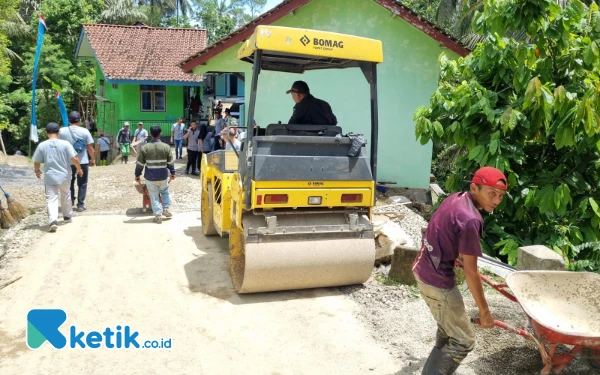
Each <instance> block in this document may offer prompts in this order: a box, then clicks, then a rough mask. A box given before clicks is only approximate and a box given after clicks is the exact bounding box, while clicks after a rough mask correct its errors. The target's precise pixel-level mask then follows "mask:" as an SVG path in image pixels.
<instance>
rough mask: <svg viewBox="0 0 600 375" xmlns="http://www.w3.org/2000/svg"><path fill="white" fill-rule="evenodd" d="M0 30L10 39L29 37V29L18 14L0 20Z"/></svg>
mask: <svg viewBox="0 0 600 375" xmlns="http://www.w3.org/2000/svg"><path fill="white" fill-rule="evenodd" d="M0 30H2V32H3V33H4V34H6V35H7V36H8V37H11V38H26V37H28V36H30V35H31V28H30V27H29V25H27V24H26V23H25V21H23V18H21V16H20V15H19V13H14V14H12V15H10V17H8V19H5V20H0Z"/></svg>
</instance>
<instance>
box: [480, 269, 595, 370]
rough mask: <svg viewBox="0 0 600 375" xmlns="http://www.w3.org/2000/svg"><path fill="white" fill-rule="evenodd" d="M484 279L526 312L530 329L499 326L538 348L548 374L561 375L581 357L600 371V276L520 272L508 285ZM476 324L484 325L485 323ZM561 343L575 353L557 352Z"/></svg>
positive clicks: (560, 272)
mask: <svg viewBox="0 0 600 375" xmlns="http://www.w3.org/2000/svg"><path fill="white" fill-rule="evenodd" d="M481 279H482V280H483V281H484V282H485V283H487V284H489V285H490V286H491V287H492V288H494V289H496V290H497V291H499V292H500V293H502V294H503V295H504V296H505V297H507V298H508V299H510V300H511V301H514V302H517V303H519V304H520V305H521V307H522V308H523V310H524V311H525V314H526V315H527V327H526V328H524V329H521V328H517V327H513V326H511V325H509V324H507V323H504V322H501V321H498V320H495V321H494V324H495V325H496V326H497V327H500V328H503V329H505V330H507V331H510V332H513V333H515V334H517V335H520V336H522V337H524V338H525V339H527V340H532V341H534V342H535V343H536V344H537V346H538V348H539V350H540V354H541V356H542V360H543V361H544V368H543V369H542V370H541V372H540V373H541V374H542V375H547V374H550V373H552V372H553V373H555V374H558V373H560V372H561V371H562V370H563V369H564V368H565V367H566V366H567V365H568V364H569V363H571V361H572V360H573V359H574V358H575V356H577V355H579V354H580V353H581V356H582V357H584V358H585V359H586V360H587V362H588V363H589V365H590V366H591V367H592V368H593V369H595V370H596V371H599V370H600V274H596V273H591V272H568V271H515V272H513V273H511V274H509V275H508V276H507V277H506V283H494V282H493V281H492V280H490V279H489V278H487V277H485V276H483V275H481ZM472 321H473V322H474V323H476V324H479V319H473V320H472ZM559 344H564V345H570V346H572V349H571V351H570V352H568V353H566V354H556V348H557V346H558V345H559Z"/></svg>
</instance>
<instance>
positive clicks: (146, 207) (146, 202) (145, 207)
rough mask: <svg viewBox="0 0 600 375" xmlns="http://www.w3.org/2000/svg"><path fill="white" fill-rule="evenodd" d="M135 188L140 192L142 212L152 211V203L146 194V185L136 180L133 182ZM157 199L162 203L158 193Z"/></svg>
mask: <svg viewBox="0 0 600 375" xmlns="http://www.w3.org/2000/svg"><path fill="white" fill-rule="evenodd" d="M133 185H134V186H135V190H136V191H137V192H138V193H140V194H142V212H144V213H146V212H149V211H152V203H151V202H150V195H149V194H148V187H147V186H146V184H142V183H141V182H140V181H136V182H134V184H133ZM158 201H159V202H160V204H162V195H161V194H159V195H158Z"/></svg>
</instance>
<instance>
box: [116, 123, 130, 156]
mask: <svg viewBox="0 0 600 375" xmlns="http://www.w3.org/2000/svg"><path fill="white" fill-rule="evenodd" d="M117 143H118V144H119V147H120V148H121V164H123V163H125V164H127V159H129V146H130V145H131V132H129V122H127V121H125V123H124V124H123V128H121V130H119V134H118V135H117Z"/></svg>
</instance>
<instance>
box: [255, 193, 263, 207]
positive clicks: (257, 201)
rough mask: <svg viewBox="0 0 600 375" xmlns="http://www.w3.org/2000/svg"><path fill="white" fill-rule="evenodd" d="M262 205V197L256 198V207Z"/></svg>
mask: <svg viewBox="0 0 600 375" xmlns="http://www.w3.org/2000/svg"><path fill="white" fill-rule="evenodd" d="M261 204H262V195H257V196H256V205H257V206H260V205H261Z"/></svg>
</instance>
